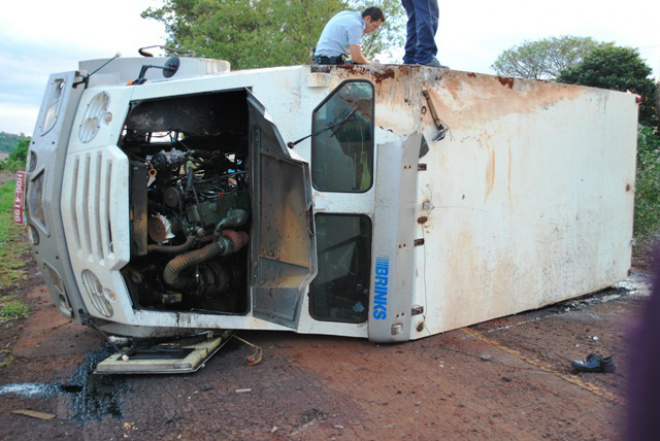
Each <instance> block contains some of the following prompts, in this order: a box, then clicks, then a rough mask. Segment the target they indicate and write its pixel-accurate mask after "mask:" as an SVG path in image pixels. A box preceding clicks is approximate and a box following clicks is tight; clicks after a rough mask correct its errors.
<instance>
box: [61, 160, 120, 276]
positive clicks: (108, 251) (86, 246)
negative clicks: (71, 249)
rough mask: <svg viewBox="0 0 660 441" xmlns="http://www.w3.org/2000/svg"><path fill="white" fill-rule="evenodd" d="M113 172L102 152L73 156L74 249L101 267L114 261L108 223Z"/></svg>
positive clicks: (72, 209) (110, 226) (72, 207)
mask: <svg viewBox="0 0 660 441" xmlns="http://www.w3.org/2000/svg"><path fill="white" fill-rule="evenodd" d="M112 168H113V160H112V158H111V157H110V156H109V155H107V156H106V155H104V154H103V151H94V152H82V153H80V154H78V155H76V156H75V158H74V164H73V167H72V169H73V176H72V177H71V182H72V188H71V193H70V197H71V204H70V205H69V207H70V210H71V211H70V213H69V216H70V219H71V220H72V222H73V225H72V231H71V235H72V236H73V239H74V246H75V247H76V248H77V250H78V251H79V253H80V254H82V255H83V256H84V257H85V258H86V259H88V260H89V261H94V262H98V263H99V264H101V265H103V264H104V262H107V261H114V259H115V256H114V246H113V242H112V220H111V219H110V191H111V189H112ZM108 263H111V262H108Z"/></svg>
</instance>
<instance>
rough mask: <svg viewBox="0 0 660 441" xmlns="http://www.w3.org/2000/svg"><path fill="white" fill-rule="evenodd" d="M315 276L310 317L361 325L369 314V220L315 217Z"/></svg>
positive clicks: (334, 215) (345, 216) (325, 215)
mask: <svg viewBox="0 0 660 441" xmlns="http://www.w3.org/2000/svg"><path fill="white" fill-rule="evenodd" d="M315 221H316V241H317V250H318V275H317V276H316V278H315V279H314V280H313V281H312V283H311V285H310V315H311V316H312V317H314V318H315V319H317V320H328V321H339V322H353V323H362V322H364V321H366V320H367V314H368V310H369V280H370V279H369V275H370V267H371V219H369V217H368V216H365V215H344V214H317V215H316V216H315Z"/></svg>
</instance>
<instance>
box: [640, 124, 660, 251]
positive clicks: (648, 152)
mask: <svg viewBox="0 0 660 441" xmlns="http://www.w3.org/2000/svg"><path fill="white" fill-rule="evenodd" d="M659 232H660V137H659V136H658V135H656V134H654V133H653V129H651V128H650V127H643V126H642V127H640V130H639V136H638V141H637V183H636V185H635V238H636V239H637V241H638V242H656V241H657V240H658V233H659Z"/></svg>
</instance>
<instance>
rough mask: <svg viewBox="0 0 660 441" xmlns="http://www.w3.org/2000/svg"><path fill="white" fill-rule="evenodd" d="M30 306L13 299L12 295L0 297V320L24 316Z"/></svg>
mask: <svg viewBox="0 0 660 441" xmlns="http://www.w3.org/2000/svg"><path fill="white" fill-rule="evenodd" d="M29 312H30V308H29V307H27V306H25V305H23V304H22V303H21V302H19V301H17V300H15V298H14V297H13V296H4V297H0V322H3V321H7V320H13V319H18V318H26V317H27V316H28V313H29Z"/></svg>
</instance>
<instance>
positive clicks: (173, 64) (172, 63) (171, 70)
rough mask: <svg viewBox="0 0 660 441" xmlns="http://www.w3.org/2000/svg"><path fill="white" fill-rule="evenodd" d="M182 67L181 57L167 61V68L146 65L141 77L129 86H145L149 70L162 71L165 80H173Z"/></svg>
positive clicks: (143, 67)
mask: <svg viewBox="0 0 660 441" xmlns="http://www.w3.org/2000/svg"><path fill="white" fill-rule="evenodd" d="M180 65H181V60H179V57H172V58H170V59H169V60H167V62H165V66H155V65H153V64H145V65H143V66H142V68H141V69H140V75H139V76H138V77H137V79H135V80H133V81H130V82H129V83H128V84H129V85H130V86H139V85H140V84H144V83H145V82H146V81H147V79H146V78H145V77H144V76H145V75H146V74H147V70H149V69H151V68H156V69H162V70H163V76H164V77H165V78H171V77H173V76H174V74H175V73H177V71H178V70H179V66H180Z"/></svg>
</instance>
